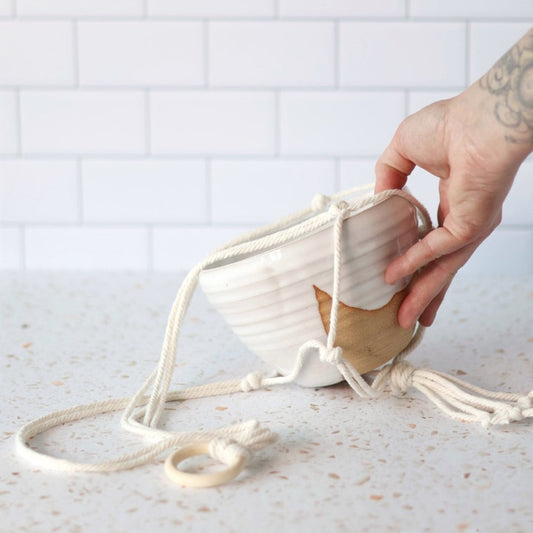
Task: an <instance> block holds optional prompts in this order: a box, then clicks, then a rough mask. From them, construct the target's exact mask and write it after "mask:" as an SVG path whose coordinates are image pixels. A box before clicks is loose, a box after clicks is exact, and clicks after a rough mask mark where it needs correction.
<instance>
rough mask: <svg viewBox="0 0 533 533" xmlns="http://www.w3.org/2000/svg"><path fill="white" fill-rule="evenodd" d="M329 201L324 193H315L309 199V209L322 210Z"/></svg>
mask: <svg viewBox="0 0 533 533" xmlns="http://www.w3.org/2000/svg"><path fill="white" fill-rule="evenodd" d="M330 201H331V200H330V197H329V196H326V195H325V194H315V196H314V197H313V200H312V201H311V209H312V210H313V211H323V210H324V209H326V207H327V206H328V204H329V202H330Z"/></svg>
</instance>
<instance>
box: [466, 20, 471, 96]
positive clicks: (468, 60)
mask: <svg viewBox="0 0 533 533" xmlns="http://www.w3.org/2000/svg"><path fill="white" fill-rule="evenodd" d="M468 85H470V21H468V20H467V21H466V25H465V86H466V87H468Z"/></svg>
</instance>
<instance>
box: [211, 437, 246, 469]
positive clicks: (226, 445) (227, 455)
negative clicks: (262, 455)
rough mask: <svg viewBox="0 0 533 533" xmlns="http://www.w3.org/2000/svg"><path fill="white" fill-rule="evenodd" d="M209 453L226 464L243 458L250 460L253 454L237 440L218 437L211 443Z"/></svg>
mask: <svg viewBox="0 0 533 533" xmlns="http://www.w3.org/2000/svg"><path fill="white" fill-rule="evenodd" d="M209 455H210V456H211V457H212V458H213V459H216V460H217V461H220V462H221V463H224V464H225V465H232V464H235V463H237V462H238V461H240V460H241V459H244V460H245V461H248V460H249V459H250V457H251V455H252V454H251V452H250V450H249V449H248V448H247V447H246V446H243V445H242V444H239V443H238V442H237V441H235V440H232V439H226V438H224V437H217V438H216V439H213V440H212V441H211V442H210V443H209Z"/></svg>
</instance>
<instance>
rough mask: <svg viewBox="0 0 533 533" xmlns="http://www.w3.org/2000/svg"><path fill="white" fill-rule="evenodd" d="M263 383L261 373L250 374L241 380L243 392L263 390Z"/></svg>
mask: <svg viewBox="0 0 533 533" xmlns="http://www.w3.org/2000/svg"><path fill="white" fill-rule="evenodd" d="M262 383H263V374H261V372H250V374H248V375H247V376H245V377H244V378H243V379H242V380H241V390H242V392H250V391H253V390H257V389H260V388H261V385H262Z"/></svg>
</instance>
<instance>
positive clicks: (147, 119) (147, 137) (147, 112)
mask: <svg viewBox="0 0 533 533" xmlns="http://www.w3.org/2000/svg"><path fill="white" fill-rule="evenodd" d="M151 118H152V117H151V107H150V89H145V91H144V152H145V153H144V155H145V156H150V155H151V151H152V121H151Z"/></svg>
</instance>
